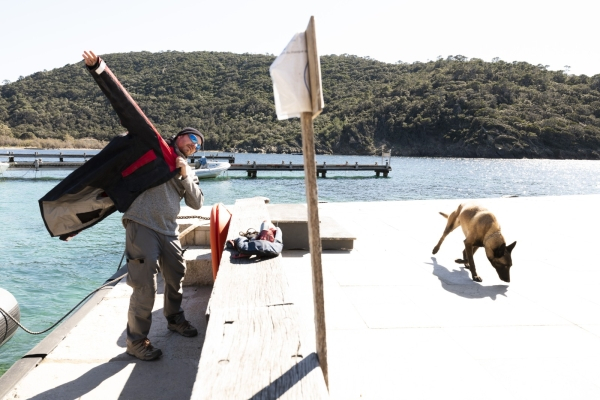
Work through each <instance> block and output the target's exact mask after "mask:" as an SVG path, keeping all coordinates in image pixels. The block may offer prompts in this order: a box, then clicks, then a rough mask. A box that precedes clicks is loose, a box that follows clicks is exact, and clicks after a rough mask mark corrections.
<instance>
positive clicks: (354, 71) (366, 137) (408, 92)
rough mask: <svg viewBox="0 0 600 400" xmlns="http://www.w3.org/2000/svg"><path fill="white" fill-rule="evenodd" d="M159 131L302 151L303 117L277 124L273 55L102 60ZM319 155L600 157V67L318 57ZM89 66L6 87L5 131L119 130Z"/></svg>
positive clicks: (229, 145) (40, 134)
mask: <svg viewBox="0 0 600 400" xmlns="http://www.w3.org/2000/svg"><path fill="white" fill-rule="evenodd" d="M103 58H104V59H105V60H106V62H107V64H108V65H109V66H110V68H111V69H112V71H113V72H114V73H115V74H116V75H117V76H118V77H119V79H120V80H121V82H122V83H123V85H124V86H125V87H126V88H127V90H128V91H129V92H130V93H131V95H132V96H133V98H134V99H135V100H136V101H137V102H138V104H139V105H140V107H141V108H142V110H143V111H144V112H145V113H146V114H147V116H148V117H149V118H150V120H151V121H153V123H154V124H155V125H156V127H157V128H158V130H159V131H160V132H161V133H162V134H163V136H165V137H167V136H169V135H171V134H174V133H176V132H177V131H178V129H179V128H181V127H185V126H193V127H198V128H199V129H200V130H201V131H203V132H205V134H206V139H207V145H206V148H207V149H209V150H225V151H230V150H231V149H235V150H237V151H267V152H298V151H300V148H301V139H300V123H299V121H298V120H297V119H292V120H288V121H278V120H277V118H276V115H275V107H274V103H273V89H272V82H271V79H270V76H269V66H270V64H271V63H272V62H273V60H274V57H273V56H268V55H250V54H231V53H216V52H194V53H181V52H161V53H149V52H140V53H126V54H125V53H123V54H109V55H106V56H104V57H103ZM321 64H322V65H321V68H322V75H323V91H324V97H325V110H324V112H323V113H322V114H321V115H320V116H319V117H318V118H316V119H315V132H316V135H317V151H318V152H319V153H336V154H375V153H376V152H378V151H380V149H381V147H382V146H385V147H386V149H389V148H392V152H393V154H394V155H408V156H458V157H504V158H513V157H514V158H522V157H530V158H540V157H541V158H580V159H599V158H600V74H599V75H595V76H593V77H587V76H585V75H581V76H574V75H569V74H568V73H565V72H562V71H548V70H547V69H546V68H545V67H544V66H542V65H537V66H535V65H531V64H527V63H524V62H513V63H508V62H504V61H501V60H495V61H494V62H484V61H482V60H479V59H470V60H469V59H467V58H465V57H462V56H455V57H452V56H450V57H448V58H446V59H439V60H437V61H431V62H427V63H419V62H417V63H412V64H402V63H398V64H386V63H382V62H378V61H375V60H372V59H365V58H360V57H355V56H347V55H342V56H323V57H321ZM122 132H123V128H122V127H121V126H120V125H119V121H118V118H117V117H116V115H115V113H114V112H113V111H112V109H111V108H110V106H109V104H108V102H107V101H106V99H105V97H104V95H103V94H102V93H101V91H100V89H99V88H98V87H97V86H96V84H95V83H94V81H93V80H92V78H91V77H90V76H89V74H88V73H87V71H86V69H85V67H84V65H83V62H80V63H77V64H74V65H66V66H64V67H62V68H58V69H55V70H52V71H44V72H38V73H35V74H33V75H31V76H28V77H25V78H22V79H19V80H18V81H17V82H13V83H9V84H5V85H3V86H0V139H1V138H2V136H4V138H5V139H6V138H7V137H9V136H12V137H15V138H23V139H25V138H30V139H32V138H34V139H35V138H36V137H37V138H58V139H63V140H65V139H66V140H69V139H71V138H84V137H93V138H96V139H100V140H109V139H110V138H111V137H113V136H114V135H116V134H119V133H122Z"/></svg>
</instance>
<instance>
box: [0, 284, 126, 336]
mask: <svg viewBox="0 0 600 400" xmlns="http://www.w3.org/2000/svg"><path fill="white" fill-rule="evenodd" d="M125 275H127V272H125V273H124V274H123V275H121V276H119V277H118V278H116V279H113V280H112V281H110V282H106V283H105V284H104V285H102V286H100V287H99V288H97V289H95V290H94V291H92V292H91V293H90V294H88V295H87V296H85V297H84V298H83V299H82V300H81V301H80V302H79V303H77V305H76V306H75V307H73V308H71V310H70V311H69V312H68V313H66V314H65V315H64V316H63V317H62V318H61V319H59V320H58V321H57V322H56V323H55V324H54V325H52V326H51V327H50V328H48V329H45V330H43V331H39V332H32V331H30V330H29V329H27V328H25V327H24V326H23V325H21V323H20V322H19V321H17V320H16V319H14V318H13V317H12V315H10V314H9V313H7V312H6V311H4V309H3V308H2V307H0V314H2V315H4V316H5V317H8V318H10V319H12V320H13V322H14V323H15V324H17V325H18V326H19V328H21V329H23V330H24V331H25V332H27V333H29V334H30V335H41V334H42V333H46V332H48V331H49V330H50V329H52V328H54V327H55V326H56V325H58V324H59V323H61V322H62V320H64V319H65V318H67V316H68V315H69V314H71V313H72V312H73V311H74V310H75V309H76V308H77V307H79V305H80V304H81V303H83V302H84V301H85V300H86V299H87V298H88V297H90V296H91V295H93V294H94V293H96V292H97V291H98V290H100V289H102V288H103V287H105V286H108V285H110V284H111V283H114V282H117V281H119V280H121V279H123V278H124V277H125Z"/></svg>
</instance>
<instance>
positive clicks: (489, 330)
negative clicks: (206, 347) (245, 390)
mask: <svg viewBox="0 0 600 400" xmlns="http://www.w3.org/2000/svg"><path fill="white" fill-rule="evenodd" d="M599 201H600V195H588V196H561V197H535V198H498V199H480V200H477V202H478V203H480V204H482V205H484V206H486V207H487V208H489V209H490V210H491V211H493V212H494V213H495V215H496V217H497V218H498V220H499V222H500V223H501V225H502V231H503V234H504V237H505V238H506V240H507V241H508V242H509V243H510V242H512V241H514V240H516V241H517V246H516V247H515V250H514V252H513V267H512V270H511V282H510V283H505V282H503V281H501V280H500V279H499V278H498V276H497V274H496V272H495V270H494V269H493V268H492V267H491V265H490V264H489V262H488V261H487V259H486V257H485V254H484V252H483V251H481V250H480V251H479V252H477V253H476V254H475V262H476V264H477V271H478V273H479V275H480V276H481V277H482V278H483V282H481V283H477V282H473V281H472V280H471V277H470V274H469V273H468V271H466V270H465V269H464V268H463V267H462V265H459V264H456V263H455V262H454V259H456V258H459V257H460V256H461V255H462V248H463V244H462V241H463V239H464V237H463V234H462V232H461V231H460V229H459V230H457V231H455V232H453V233H452V234H450V235H449V236H448V238H447V239H446V241H445V242H444V244H443V245H442V247H441V249H440V251H439V253H438V254H436V255H435V256H433V255H432V254H431V250H432V249H433V247H434V245H435V244H436V243H437V241H438V240H439V237H440V236H441V234H442V231H443V229H444V226H445V223H446V220H445V219H444V218H443V217H441V216H440V215H439V214H438V212H439V211H443V212H450V211H452V210H454V209H455V208H456V207H457V206H458V204H459V203H460V202H461V200H424V201H398V202H364V203H324V204H320V205H319V207H320V210H319V212H320V215H321V216H323V217H324V218H328V219H332V220H334V221H336V222H337V223H338V224H339V225H340V226H341V227H342V228H343V229H344V230H347V231H350V232H352V233H353V234H354V237H355V238H356V240H355V241H354V246H353V249H352V250H324V252H323V272H324V283H325V314H326V322H327V341H328V355H329V357H328V363H329V393H330V397H331V398H332V399H397V398H398V399H399V398H407V399H439V398H445V399H447V398H450V399H461V400H463V399H478V400H479V399H482V398H485V399H503V400H506V399H528V400H529V399H532V398H536V399H537V398H544V399H565V398H569V399H598V398H600V379H599V378H598V377H600V361H599V360H600V313H599V312H598V310H599V309H600V279H599V278H600V266H599V265H598V262H597V256H596V252H595V250H596V247H595V246H596V245H597V242H598V240H599V239H600V235H599V234H598V229H597V227H598V226H600V215H599V213H598V212H597V211H596V206H597V204H598V203H599ZM203 229H204V230H205V229H206V228H203ZM201 231H202V229H199V230H198V232H195V233H194V235H195V236H194V237H198V238H202V237H203V235H204V233H202V232H201ZM199 240H201V239H199ZM284 242H285V232H284ZM202 249H203V247H202V246H198V248H197V251H198V254H199V255H198V256H197V258H198V260H197V262H198V265H204V264H203V261H201V260H202V259H205V258H206V255H205V253H206V251H205V250H202ZM283 266H284V270H285V273H286V275H287V279H288V283H289V288H290V291H291V293H292V294H293V297H294V302H295V304H297V305H298V307H299V310H300V315H301V318H302V321H303V322H302V326H303V329H304V337H305V340H306V342H305V343H303V347H306V348H314V347H315V346H314V326H313V314H312V313H313V306H312V288H311V274H310V255H309V254H308V252H307V251H305V250H285V251H284V254H283ZM199 268H204V267H199ZM197 276H198V278H197V279H196V280H194V279H192V277H191V276H190V278H189V279H191V281H189V284H191V286H185V287H184V305H183V307H184V309H185V310H186V314H187V316H188V318H190V319H191V321H192V323H193V324H194V325H196V326H197V327H198V328H199V331H200V334H199V336H198V337H197V338H192V339H190V338H183V337H180V336H178V335H176V334H173V333H171V332H169V331H168V330H167V329H166V324H165V321H164V318H163V317H162V298H161V297H162V293H161V291H160V289H159V295H158V296H157V300H156V303H155V307H154V314H153V315H154V317H155V318H154V323H153V326H152V330H151V332H150V339H151V340H152V342H153V344H154V345H156V346H157V347H159V348H161V349H162V350H163V353H164V355H163V357H162V358H161V359H160V360H158V361H155V362H142V361H138V360H136V359H134V358H132V357H130V356H128V355H127V354H126V353H125V331H124V330H125V323H126V313H127V305H128V301H129V294H130V288H129V287H128V286H127V285H126V284H125V283H119V284H118V285H116V286H115V287H114V288H113V289H112V290H107V291H106V292H105V294H104V296H103V297H102V298H100V299H99V300H97V304H96V305H95V306H94V307H93V308H91V310H90V311H89V312H88V313H87V314H86V315H85V317H83V318H82V319H81V320H80V321H79V322H78V323H77V325H76V326H75V327H74V328H72V329H71V330H70V331H69V332H65V334H64V339H63V340H62V341H60V343H58V344H57V345H56V347H55V348H54V349H53V350H52V351H51V352H50V354H48V355H47V356H46V357H45V358H44V359H43V360H42V361H41V362H40V363H39V365H37V367H35V368H34V369H33V370H31V371H30V372H29V373H28V374H27V375H25V376H24V377H22V378H21V379H20V380H19V381H18V382H16V383H15V385H14V387H12V388H10V390H9V391H8V392H7V393H6V394H5V395H4V397H3V398H4V399H30V398H33V399H62V398H84V399H117V398H123V399H141V398H143V399H172V398H177V399H188V398H193V386H194V382H195V381H196V380H197V372H198V362H199V359H200V356H201V352H202V346H203V343H204V334H203V332H204V330H205V329H206V321H205V319H204V311H205V309H206V305H207V302H208V299H209V296H210V292H211V287H210V285H201V284H200V283H202V282H204V283H209V282H206V278H205V275H203V274H202V273H198V275H197ZM186 279H187V278H186ZM160 286H161V285H160V284H159V288H160ZM9 372H10V371H9ZM1 383H2V378H0V384H1ZM0 386H1V385H0Z"/></svg>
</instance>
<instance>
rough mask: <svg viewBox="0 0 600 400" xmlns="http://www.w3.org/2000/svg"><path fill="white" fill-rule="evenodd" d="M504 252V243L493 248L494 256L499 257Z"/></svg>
mask: <svg viewBox="0 0 600 400" xmlns="http://www.w3.org/2000/svg"><path fill="white" fill-rule="evenodd" d="M505 252H506V244H505V243H502V244H501V245H500V246H498V247H496V248H495V249H494V258H500V257H502V256H504V253H505Z"/></svg>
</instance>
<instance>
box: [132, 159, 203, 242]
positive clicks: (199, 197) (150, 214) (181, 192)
mask: <svg viewBox="0 0 600 400" xmlns="http://www.w3.org/2000/svg"><path fill="white" fill-rule="evenodd" d="M187 172H188V173H187V177H186V178H185V179H181V177H180V176H179V175H177V176H176V177H174V178H173V179H171V180H170V181H167V182H165V183H163V184H162V185H159V186H156V187H153V188H151V189H148V190H146V191H145V192H144V193H142V194H141V195H139V196H138V198H137V199H135V201H134V202H133V203H132V204H131V206H130V207H129V209H128V210H127V211H126V212H125V214H123V218H122V221H123V226H125V227H127V222H128V221H135V222H137V223H138V224H141V225H144V226H146V227H148V228H150V229H152V230H154V231H155V232H158V233H161V234H163V235H167V236H177V235H179V227H178V225H177V222H176V219H177V216H178V215H179V211H180V210H181V207H180V203H181V199H185V204H186V205H188V206H189V207H191V208H193V209H195V210H198V209H200V207H202V203H203V202H204V195H203V194H202V190H200V187H199V186H198V178H197V177H196V176H195V175H194V173H193V172H192V171H191V169H190V168H188V171H187Z"/></svg>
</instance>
